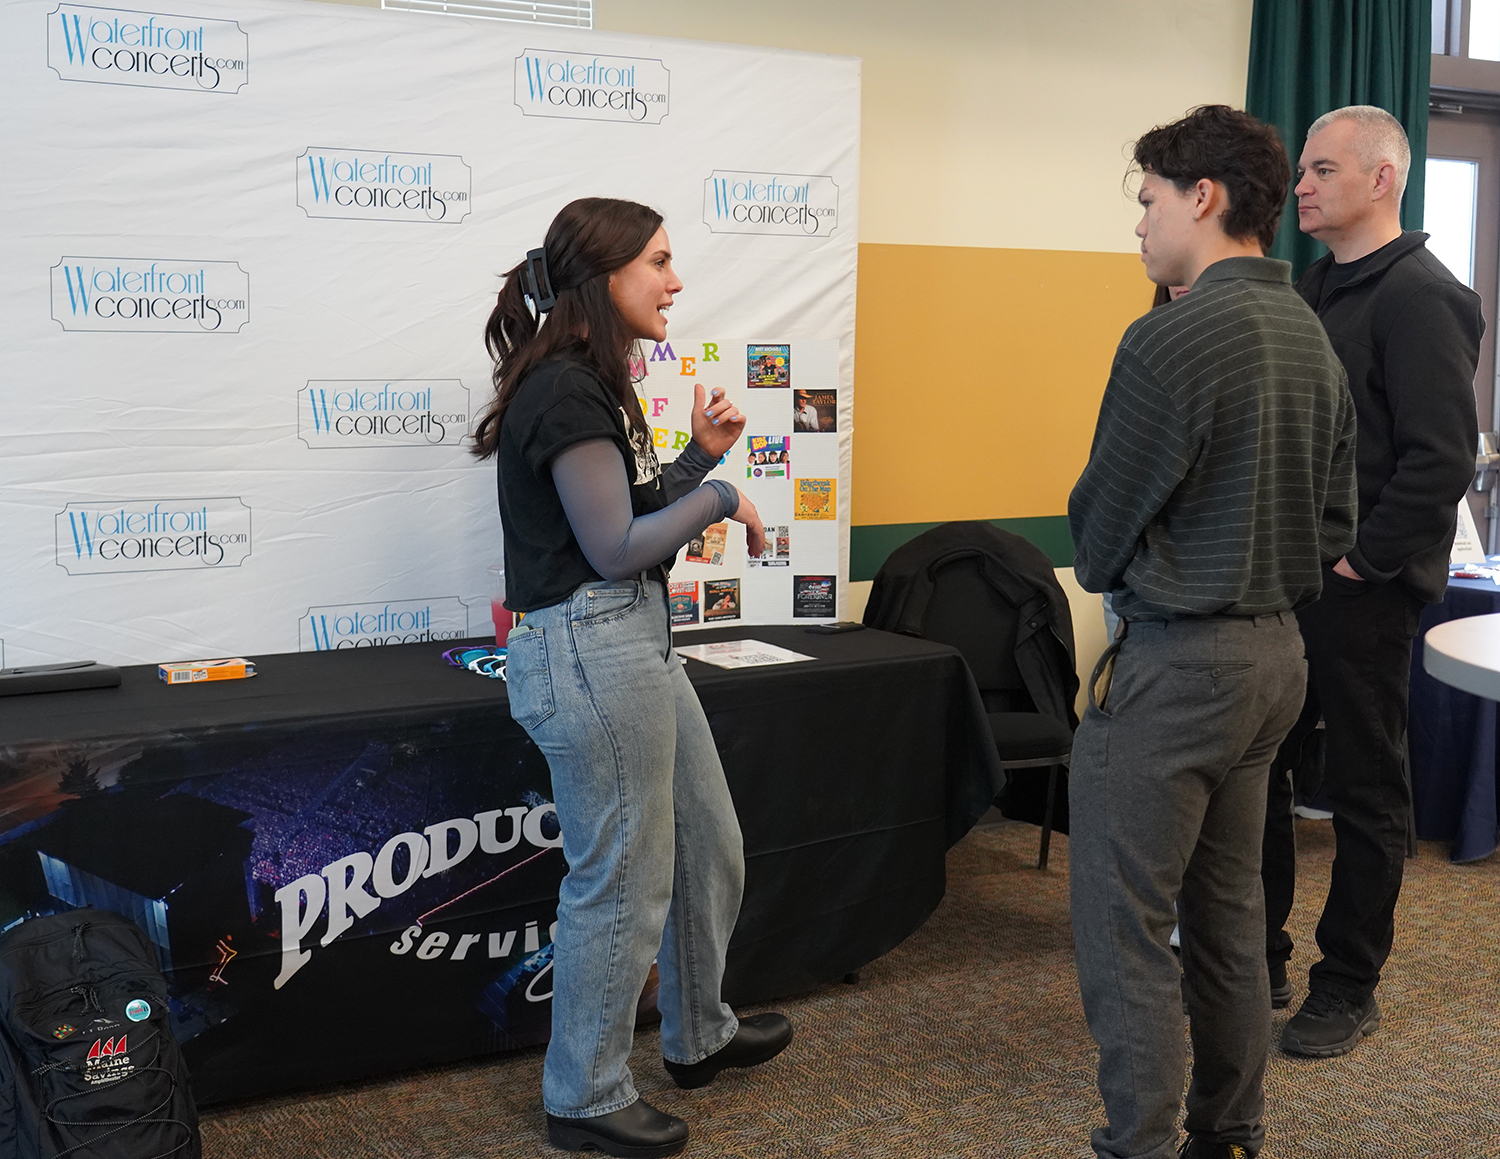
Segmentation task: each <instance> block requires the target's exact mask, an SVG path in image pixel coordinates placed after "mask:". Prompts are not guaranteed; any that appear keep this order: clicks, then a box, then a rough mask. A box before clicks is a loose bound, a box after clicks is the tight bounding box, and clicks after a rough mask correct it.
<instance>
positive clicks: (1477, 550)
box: [1448, 498, 1485, 564]
mask: <svg viewBox="0 0 1500 1159" xmlns="http://www.w3.org/2000/svg"><path fill="white" fill-rule="evenodd" d="M1448 562H1449V563H1479V564H1482V563H1484V562H1485V558H1484V546H1483V545H1482V544H1481V543H1480V542H1479V528H1478V527H1476V526H1475V524H1474V513H1473V512H1472V511H1470V510H1469V501H1468V499H1467V498H1464V499H1460V500H1459V501H1458V527H1457V529H1456V530H1455V532H1454V535H1453V550H1452V551H1451V552H1449V553H1448Z"/></svg>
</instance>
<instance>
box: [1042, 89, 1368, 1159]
mask: <svg viewBox="0 0 1500 1159" xmlns="http://www.w3.org/2000/svg"><path fill="white" fill-rule="evenodd" d="M1135 161H1136V163H1137V165H1139V167H1140V169H1141V171H1142V173H1141V186H1140V194H1139V200H1140V202H1141V205H1142V207H1143V208H1144V210H1145V212H1144V215H1143V216H1142V218H1141V222H1140V224H1139V225H1138V226H1137V227H1136V231H1135V232H1136V235H1137V236H1138V237H1139V238H1140V239H1141V257H1142V260H1143V261H1144V262H1145V265H1146V274H1147V276H1148V277H1149V278H1150V279H1151V280H1152V281H1153V282H1156V283H1157V284H1158V285H1191V286H1192V290H1191V292H1189V293H1188V294H1187V295H1186V296H1185V297H1183V298H1180V299H1178V300H1177V301H1175V302H1171V303H1169V304H1167V305H1165V306H1162V307H1160V308H1159V309H1156V310H1153V311H1151V312H1150V313H1149V314H1147V315H1145V316H1144V317H1142V318H1140V319H1139V320H1137V321H1136V322H1135V323H1133V324H1132V325H1131V326H1130V328H1129V329H1128V330H1126V332H1125V336H1124V338H1123V339H1122V340H1121V342H1120V346H1119V349H1118V351H1117V352H1116V355H1115V361H1114V367H1113V369H1112V371H1111V373H1110V379H1109V383H1108V385H1107V386H1106V388H1105V392H1104V400H1103V403H1102V405H1101V407H1100V411H1099V422H1098V426H1097V427H1096V429H1095V432H1094V443H1093V448H1092V450H1091V451H1090V454H1089V462H1088V466H1087V467H1086V468H1085V469H1084V472H1083V475H1082V476H1081V477H1080V478H1079V480H1078V483H1077V485H1076V486H1075V487H1074V489H1073V494H1072V496H1071V497H1070V498H1069V500H1068V519H1069V523H1070V525H1071V527H1072V531H1073V541H1074V543H1075V544H1076V546H1077V556H1076V558H1075V561H1074V567H1075V569H1076V575H1077V578H1078V581H1079V583H1081V584H1082V585H1083V587H1084V588H1086V589H1087V590H1089V591H1095V592H1108V593H1110V594H1111V597H1112V600H1113V603H1114V608H1115V611H1116V612H1117V613H1119V615H1120V616H1121V617H1122V618H1123V621H1124V622H1123V623H1122V626H1121V629H1120V631H1119V632H1118V633H1117V635H1116V639H1115V642H1114V644H1113V645H1112V646H1111V647H1110V649H1109V651H1107V652H1106V653H1105V655H1104V657H1103V658H1102V659H1101V661H1100V664H1099V667H1098V669H1096V671H1095V675H1094V679H1093V680H1092V681H1091V685H1090V703H1089V707H1088V710H1087V712H1086V713H1085V716H1084V719H1083V722H1082V723H1081V724H1080V725H1079V727H1078V732H1077V735H1076V738H1075V740H1074V746H1073V765H1072V773H1071V777H1070V784H1069V793H1070V806H1071V810H1072V814H1071V815H1072V836H1071V839H1070V849H1071V854H1070V858H1069V861H1070V873H1071V879H1072V880H1071V884H1072V910H1073V932H1074V939H1075V945H1076V956H1077V963H1078V978H1079V985H1080V988H1081V990H1082V993H1083V1004H1084V1011H1085V1013H1086V1015H1087V1016H1088V1023H1089V1030H1090V1031H1091V1032H1092V1034H1093V1036H1094V1039H1095V1041H1097V1042H1098V1044H1099V1049H1100V1059H1099V1089H1100V1093H1101V1094H1102V1095H1103V1097H1104V1106H1105V1111H1106V1114H1107V1116H1108V1119H1109V1122H1108V1125H1107V1126H1105V1127H1102V1128H1099V1129H1097V1130H1096V1131H1095V1132H1094V1135H1093V1144H1094V1150H1095V1152H1096V1153H1097V1154H1098V1155H1100V1156H1111V1157H1119V1159H1124V1157H1126V1156H1130V1157H1132V1159H1167V1157H1169V1156H1172V1155H1174V1154H1176V1147H1177V1127H1176V1117H1177V1112H1178V1109H1179V1106H1180V1103H1181V1092H1182V1077H1183V1066H1184V1064H1185V1058H1184V1053H1185V1052H1184V1048H1183V1040H1182V1009H1183V1005H1184V1003H1185V1004H1186V1006H1187V1011H1188V1018H1189V1021H1190V1026H1191V1032H1192V1039H1193V1075H1192V1084H1191V1086H1190V1088H1189V1090H1188V1095H1187V1112H1188V1113H1187V1123H1186V1126H1187V1130H1188V1142H1187V1144H1186V1149H1185V1151H1184V1152H1183V1153H1184V1154H1186V1155H1188V1156H1192V1157H1194V1159H1204V1157H1215V1159H1217V1157H1220V1156H1223V1157H1226V1159H1228V1157H1231V1156H1234V1157H1239V1156H1250V1155H1254V1154H1255V1153H1256V1152H1257V1151H1258V1150H1259V1148H1260V1145H1261V1141H1262V1139H1263V1137H1264V1128H1263V1127H1262V1124H1261V1116H1262V1111H1263V1107H1264V1098H1263V1095H1262V1089H1261V1080H1262V1076H1263V1074H1264V1071H1265V1065H1266V1054H1267V1051H1268V1049H1269V1046H1270V1031H1271V1024H1270V1016H1269V1014H1270V989H1269V983H1268V981H1267V975H1266V961H1265V916H1264V914H1265V910H1264V897H1263V894H1262V891H1261V885H1260V844H1261V833H1262V828H1263V825H1264V820H1265V802H1266V783H1267V773H1268V769H1269V766H1270V763H1271V759H1272V757H1273V756H1274V755H1275V753H1276V750H1277V747H1278V746H1279V745H1280V743H1281V741H1282V739H1283V738H1284V737H1285V736H1286V734H1287V731H1288V730H1289V729H1290V728H1291V727H1292V724H1293V723H1294V722H1295V721H1296V719H1297V714H1298V711H1299V710H1300V708H1301V707H1302V698H1303V691H1304V688H1305V686H1306V681H1307V665H1306V662H1305V661H1304V659H1303V648H1302V639H1301V637H1300V636H1299V635H1298V632H1297V621H1296V618H1295V616H1294V615H1293V612H1294V611H1295V609H1297V608H1299V607H1301V606H1304V605H1305V604H1307V603H1309V602H1310V601H1312V600H1315V599H1316V598H1317V596H1318V593H1319V590H1320V586H1321V583H1322V577H1321V566H1322V564H1323V562H1324V561H1325V560H1329V559H1337V558H1339V557H1340V556H1341V555H1342V554H1343V553H1344V552H1346V551H1348V550H1349V548H1350V547H1351V546H1352V545H1353V542H1354V522H1355V513H1356V506H1357V504H1356V495H1355V477H1354V436H1355V416H1354V405H1353V401H1352V400H1351V398H1350V395H1349V390H1348V387H1347V386H1346V384H1345V377H1344V371H1343V368H1342V367H1341V366H1340V364H1339V361H1338V359H1337V357H1335V355H1334V352H1333V350H1332V348H1331V347H1330V346H1329V344H1328V339H1327V336H1326V335H1325V334H1324V331H1323V328H1322V326H1321V325H1320V324H1319V323H1318V319H1317V316H1316V315H1315V314H1314V313H1313V312H1312V310H1311V309H1309V308H1308V306H1307V305H1306V303H1304V302H1303V301H1302V299H1301V298H1300V297H1299V296H1298V295H1297V294H1296V292H1295V291H1294V290H1293V289H1292V286H1291V281H1290V272H1291V271H1290V267H1289V266H1288V265H1287V264H1286V263H1285V262H1278V261H1273V260H1271V259H1268V258H1266V257H1265V256H1264V253H1265V251H1266V249H1268V248H1269V247H1270V244H1271V241H1272V240H1273V239H1274V237H1275V233H1276V226H1277V222H1278V221H1279V219H1280V215H1281V209H1282V206H1283V205H1284V204H1285V201H1286V195H1287V187H1288V185H1289V184H1290V178H1291V170H1290V166H1289V164H1288V162H1287V157H1286V151H1285V149H1283V147H1282V145H1281V141H1280V139H1279V138H1278V137H1277V136H1276V133H1275V130H1273V129H1272V128H1270V127H1269V126H1267V125H1264V124H1262V123H1261V122H1259V121H1257V120H1255V119H1254V118H1253V117H1251V116H1249V115H1248V114H1246V113H1243V112H1239V111H1236V110H1233V109H1230V108H1228V107H1226V106H1223V105H1212V106H1207V107H1204V108H1200V109H1197V110H1195V111H1194V112H1192V113H1191V114H1189V115H1188V116H1187V117H1186V118H1184V119H1183V120H1181V121H1177V122H1175V123H1174V124H1170V125H1165V126H1161V127H1158V128H1155V129H1153V130H1151V131H1150V132H1149V133H1147V134H1146V135H1145V136H1143V137H1142V138H1141V139H1140V140H1139V141H1138V142H1136V146H1135ZM1174 903H1175V913H1174ZM1174 921H1176V922H1180V924H1181V941H1182V966H1181V970H1180V972H1179V968H1178V965H1177V962H1176V960H1175V959H1174V957H1173V955H1172V952H1171V949H1170V948H1169V946H1168V939H1169V937H1170V935H1171V932H1172V926H1173V924H1174Z"/></svg>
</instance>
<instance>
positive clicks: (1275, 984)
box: [1266, 961, 1292, 1010]
mask: <svg viewBox="0 0 1500 1159" xmlns="http://www.w3.org/2000/svg"><path fill="white" fill-rule="evenodd" d="M1266 973H1268V974H1270V975H1271V1009H1272V1010H1285V1009H1286V1008H1287V1007H1288V1006H1290V1005H1291V1004H1292V984H1291V982H1289V981H1288V980H1287V976H1286V963H1285V962H1269V961H1268V962H1267V963H1266Z"/></svg>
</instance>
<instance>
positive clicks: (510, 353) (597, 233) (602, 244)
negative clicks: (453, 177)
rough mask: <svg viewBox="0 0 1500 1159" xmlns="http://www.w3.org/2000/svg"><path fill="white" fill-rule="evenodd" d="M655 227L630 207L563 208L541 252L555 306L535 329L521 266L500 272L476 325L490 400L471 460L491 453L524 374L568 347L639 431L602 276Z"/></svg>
mask: <svg viewBox="0 0 1500 1159" xmlns="http://www.w3.org/2000/svg"><path fill="white" fill-rule="evenodd" d="M661 223H662V217H661V214H659V213H657V212H656V211H655V210H654V209H652V208H650V207H649V206H646V205H640V204H638V203H636V202H634V201H617V200H614V199H612V198H606V197H584V198H580V199H579V200H577V201H571V202H569V203H568V204H567V205H565V206H563V208H562V210H561V212H559V213H558V215H557V216H556V217H555V218H553V219H552V224H551V225H550V226H549V227H548V228H547V239H546V241H545V242H544V243H543V247H542V248H543V249H544V250H545V251H546V254H547V269H548V273H549V275H550V279H551V282H552V292H553V293H554V294H555V295H556V296H557V303H556V305H554V306H553V307H552V309H551V311H550V312H549V313H548V314H547V316H546V318H545V319H543V320H542V321H541V322H540V323H538V320H537V317H536V315H535V314H533V313H532V310H531V307H530V306H529V305H528V304H527V300H526V293H525V290H524V289H523V282H524V279H523V277H522V272H523V271H524V270H525V268H526V263H525V262H522V263H521V264H519V265H517V266H515V267H514V268H513V269H511V270H509V271H508V272H507V273H506V275H505V285H504V286H502V287H501V289H500V295H499V297H498V298H497V300H496V302H495V308H494V309H493V310H492V311H490V317H489V321H487V322H486V323H485V326H484V346H485V349H486V350H488V351H489V353H490V357H491V358H493V359H494V360H495V369H494V374H493V376H492V377H493V380H494V384H495V394H494V397H493V398H492V399H491V400H490V402H489V405H488V406H487V407H486V408H485V410H484V413H483V414H482V415H481V416H480V419H479V423H478V425H477V426H476V427H475V428H474V445H473V447H472V448H470V449H471V450H472V451H473V453H474V454H475V455H477V456H479V458H481V459H488V458H489V457H490V456H491V455H493V454H494V453H495V451H496V450H497V449H498V447H499V445H500V425H501V423H502V422H503V421H504V418H505V410H506V408H507V407H508V406H509V405H510V402H511V399H513V398H514V397H515V394H516V389H517V388H518V387H519V386H520V384H521V380H522V379H523V378H525V376H526V373H527V371H529V370H530V369H531V368H532V367H533V366H535V365H536V364H537V363H538V362H541V361H542V360H543V359H545V358H550V357H551V356H552V355H554V354H557V353H559V352H560V351H563V350H568V349H569V348H570V347H571V348H572V349H571V350H570V354H571V355H572V356H573V357H576V358H577V359H578V360H579V361H581V362H584V363H585V364H587V365H588V366H589V368H590V369H591V370H593V371H594V373H595V374H597V375H598V376H599V378H600V379H601V380H602V381H603V383H604V385H605V387H606V388H608V389H609V390H610V392H611V393H612V394H614V395H616V396H617V397H618V399H619V402H620V406H621V408H622V409H623V410H624V411H625V413H626V415H628V416H629V418H630V421H631V423H632V424H633V425H635V426H637V427H639V428H641V429H643V430H644V429H645V426H646V420H645V418H644V417H643V416H642V414H641V408H640V405H639V403H638V402H637V401H636V397H635V389H634V387H633V385H632V383H631V379H630V372H629V368H628V362H627V358H628V352H629V349H630V344H631V340H632V335H631V334H630V333H629V332H628V331H627V330H626V329H625V322H624V319H622V318H621V317H620V312H619V310H617V309H616V308H615V304H614V300H613V299H611V298H610V296H609V275H610V274H612V273H614V272H615V271H616V270H618V269H621V268H622V267H624V266H627V265H629V264H630V263H631V262H632V261H633V260H635V258H637V257H638V256H639V255H640V253H641V251H642V250H644V249H645V248H646V246H647V244H649V243H650V241H651V239H652V238H653V237H654V236H655V235H656V231H657V230H658V229H660V228H661ZM543 292H544V293H545V290H544V291H543Z"/></svg>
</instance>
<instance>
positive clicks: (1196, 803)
mask: <svg viewBox="0 0 1500 1159" xmlns="http://www.w3.org/2000/svg"><path fill="white" fill-rule="evenodd" d="M1111 658H1112V660H1113V666H1114V670H1113V678H1112V680H1110V681H1109V689H1108V692H1107V693H1105V694H1103V700H1104V703H1103V705H1102V706H1100V705H1098V704H1096V703H1095V699H1096V698H1095V690H1096V689H1099V688H1100V687H1101V686H1102V683H1103V682H1102V681H1101V680H1099V679H1098V676H1099V672H1105V671H1107V663H1108V662H1109V661H1110V660H1111ZM1099 672H1096V680H1095V682H1094V683H1093V685H1092V686H1091V689H1090V703H1089V708H1088V710H1087V712H1086V713H1085V715H1084V719H1083V722H1082V723H1081V724H1080V725H1079V727H1078V732H1077V734H1076V736H1075V737H1074V741H1073V762H1072V768H1071V771H1070V773H1069V778H1068V795H1069V807H1070V813H1071V826H1072V833H1071V836H1070V838H1069V842H1068V851H1069V852H1068V863H1069V875H1070V878H1071V885H1072V910H1073V938H1074V946H1075V951H1074V952H1075V955H1076V958H1077V963H1078V981H1079V987H1080V989H1081V990H1082V992H1083V1009H1084V1013H1085V1015H1086V1016H1087V1018H1088V1025H1089V1031H1090V1033H1092V1034H1093V1036H1094V1041H1095V1042H1097V1043H1098V1044H1099V1092H1100V1094H1101V1095H1102V1096H1103V1098H1104V1109H1105V1113H1106V1115H1107V1117H1108V1119H1109V1122H1108V1125H1107V1126H1105V1127H1101V1128H1099V1129H1098V1130H1096V1131H1094V1133H1093V1145H1094V1151H1095V1152H1096V1153H1097V1154H1098V1155H1100V1156H1109V1157H1111V1159H1145V1157H1149V1159H1170V1157H1172V1156H1175V1155H1176V1153H1177V1152H1176V1147H1177V1112H1178V1108H1179V1106H1180V1105H1181V1099H1182V1081H1183V1068H1184V1066H1185V1065H1186V1049H1185V1046H1184V1043H1183V1033H1182V1012H1183V1003H1184V1000H1185V1001H1186V1004H1187V1010H1188V1018H1189V1025H1190V1029H1191V1035H1192V1041H1193V1075H1192V1083H1191V1086H1190V1087H1189V1089H1188V1094H1187V1112H1188V1113H1187V1123H1186V1126H1187V1129H1188V1131H1189V1132H1190V1133H1192V1134H1193V1135H1195V1136H1197V1137H1199V1138H1201V1139H1202V1140H1203V1141H1204V1142H1209V1143H1215V1142H1221V1143H1239V1144H1241V1145H1245V1146H1247V1147H1249V1148H1250V1149H1251V1150H1252V1151H1253V1150H1255V1149H1258V1148H1259V1146H1260V1144H1261V1140H1262V1138H1263V1137H1264V1128H1263V1127H1262V1125H1261V1112H1262V1110H1263V1108H1264V1102H1265V1100H1264V1096H1263V1094H1262V1090H1261V1080H1262V1077H1263V1075H1264V1073H1265V1067H1266V1052H1267V1050H1268V1049H1269V1047H1270V1039H1271V997H1270V985H1269V982H1268V981H1267V977H1266V956H1265V900H1264V895H1263V893H1262V890H1261V883H1260V847H1261V835H1262V831H1263V829H1264V824H1265V809H1266V778H1267V773H1268V769H1269V767H1270V764H1271V758H1272V757H1273V756H1274V755H1275V754H1276V749H1277V747H1278V746H1279V745H1280V743H1281V740H1282V738H1283V737H1284V736H1286V734H1287V732H1288V730H1289V729H1290V728H1291V727H1292V724H1293V723H1294V722H1295V721H1296V719H1297V713H1298V710H1299V709H1300V708H1301V707H1302V698H1303V692H1304V689H1305V687H1306V684H1307V663H1306V661H1305V660H1304V659H1303V654H1302V638H1301V636H1299V635H1298V632H1297V623H1296V619H1295V618H1294V617H1293V616H1292V615H1291V613H1289V612H1288V613H1279V614H1273V615H1270V616H1258V617H1255V618H1254V619H1248V618H1234V617H1211V618H1205V619H1187V620H1174V621H1170V622H1162V621H1136V622H1132V623H1130V624H1128V625H1127V631H1126V633H1125V635H1124V637H1123V638H1122V639H1120V640H1119V641H1117V642H1116V644H1115V645H1113V646H1112V647H1111V649H1110V651H1109V652H1106V653H1105V659H1104V660H1101V661H1100V669H1099ZM1174 902H1175V903H1176V911H1175V913H1174V910H1173V903H1174ZM1174 922H1180V924H1181V927H1182V933H1181V939H1182V966H1181V968H1180V969H1179V967H1178V964H1177V960H1176V958H1174V957H1173V955H1172V952H1171V950H1170V948H1169V947H1168V944H1167V941H1168V938H1170V936H1171V933H1172V926H1173V924H1174Z"/></svg>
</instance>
